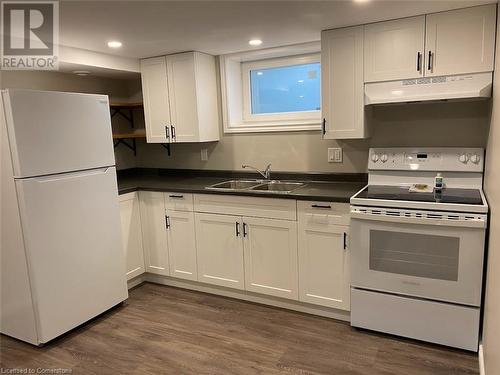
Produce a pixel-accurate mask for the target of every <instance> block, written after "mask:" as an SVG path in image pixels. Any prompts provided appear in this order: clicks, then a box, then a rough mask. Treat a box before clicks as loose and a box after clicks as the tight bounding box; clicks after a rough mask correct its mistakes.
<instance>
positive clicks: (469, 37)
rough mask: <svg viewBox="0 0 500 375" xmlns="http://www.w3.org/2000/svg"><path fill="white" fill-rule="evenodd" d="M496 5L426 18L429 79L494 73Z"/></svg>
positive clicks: (431, 15)
mask: <svg viewBox="0 0 500 375" xmlns="http://www.w3.org/2000/svg"><path fill="white" fill-rule="evenodd" d="M495 25H496V4H490V5H485V6H478V7H473V8H466V9H459V10H453V11H449V12H442V13H436V14H429V15H427V17H426V40H425V50H426V51H425V56H426V58H427V59H429V56H431V60H430V63H429V61H427V63H426V65H425V75H426V76H441V75H450V74H464V73H477V72H489V71H493V60H494V55H495Z"/></svg>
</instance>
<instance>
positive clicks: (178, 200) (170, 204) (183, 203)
mask: <svg viewBox="0 0 500 375" xmlns="http://www.w3.org/2000/svg"><path fill="white" fill-rule="evenodd" d="M165 209H167V210H175V211H193V194H185V193H165Z"/></svg>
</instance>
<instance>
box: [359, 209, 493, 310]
mask: <svg viewBox="0 0 500 375" xmlns="http://www.w3.org/2000/svg"><path fill="white" fill-rule="evenodd" d="M485 228H486V216H485V215H477V214H473V215H469V214H455V213H437V212H426V211H413V210H403V211H398V210H392V209H387V210H385V209H379V208H373V207H371V208H367V207H364V208H363V207H356V206H353V207H351V240H350V241H351V243H350V249H351V277H352V279H351V284H352V286H353V287H357V288H364V289H371V290H378V291H384V292H388V293H395V294H403V295H410V296H415V297H421V298H427V299H434V300H440V301H448V302H453V303H459V304H463V305H470V306H480V303H481V285H482V274H483V258H484V240H485V231H486V229H485Z"/></svg>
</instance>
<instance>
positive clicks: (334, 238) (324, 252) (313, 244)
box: [299, 214, 350, 310]
mask: <svg viewBox="0 0 500 375" xmlns="http://www.w3.org/2000/svg"><path fill="white" fill-rule="evenodd" d="M328 221H329V220H328V218H327V216H326V215H323V216H322V215H315V214H305V215H303V216H301V221H299V280H300V284H299V290H300V294H299V300H300V301H302V302H308V303H314V304H317V305H322V306H327V307H333V308H337V309H342V310H349V309H350V270H349V252H348V250H347V236H348V234H349V227H347V226H339V225H332V224H329V222H328Z"/></svg>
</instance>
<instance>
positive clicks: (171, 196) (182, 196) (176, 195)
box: [168, 194, 184, 198]
mask: <svg viewBox="0 0 500 375" xmlns="http://www.w3.org/2000/svg"><path fill="white" fill-rule="evenodd" d="M168 197H169V198H184V195H179V194H172V195H169V196H168Z"/></svg>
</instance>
